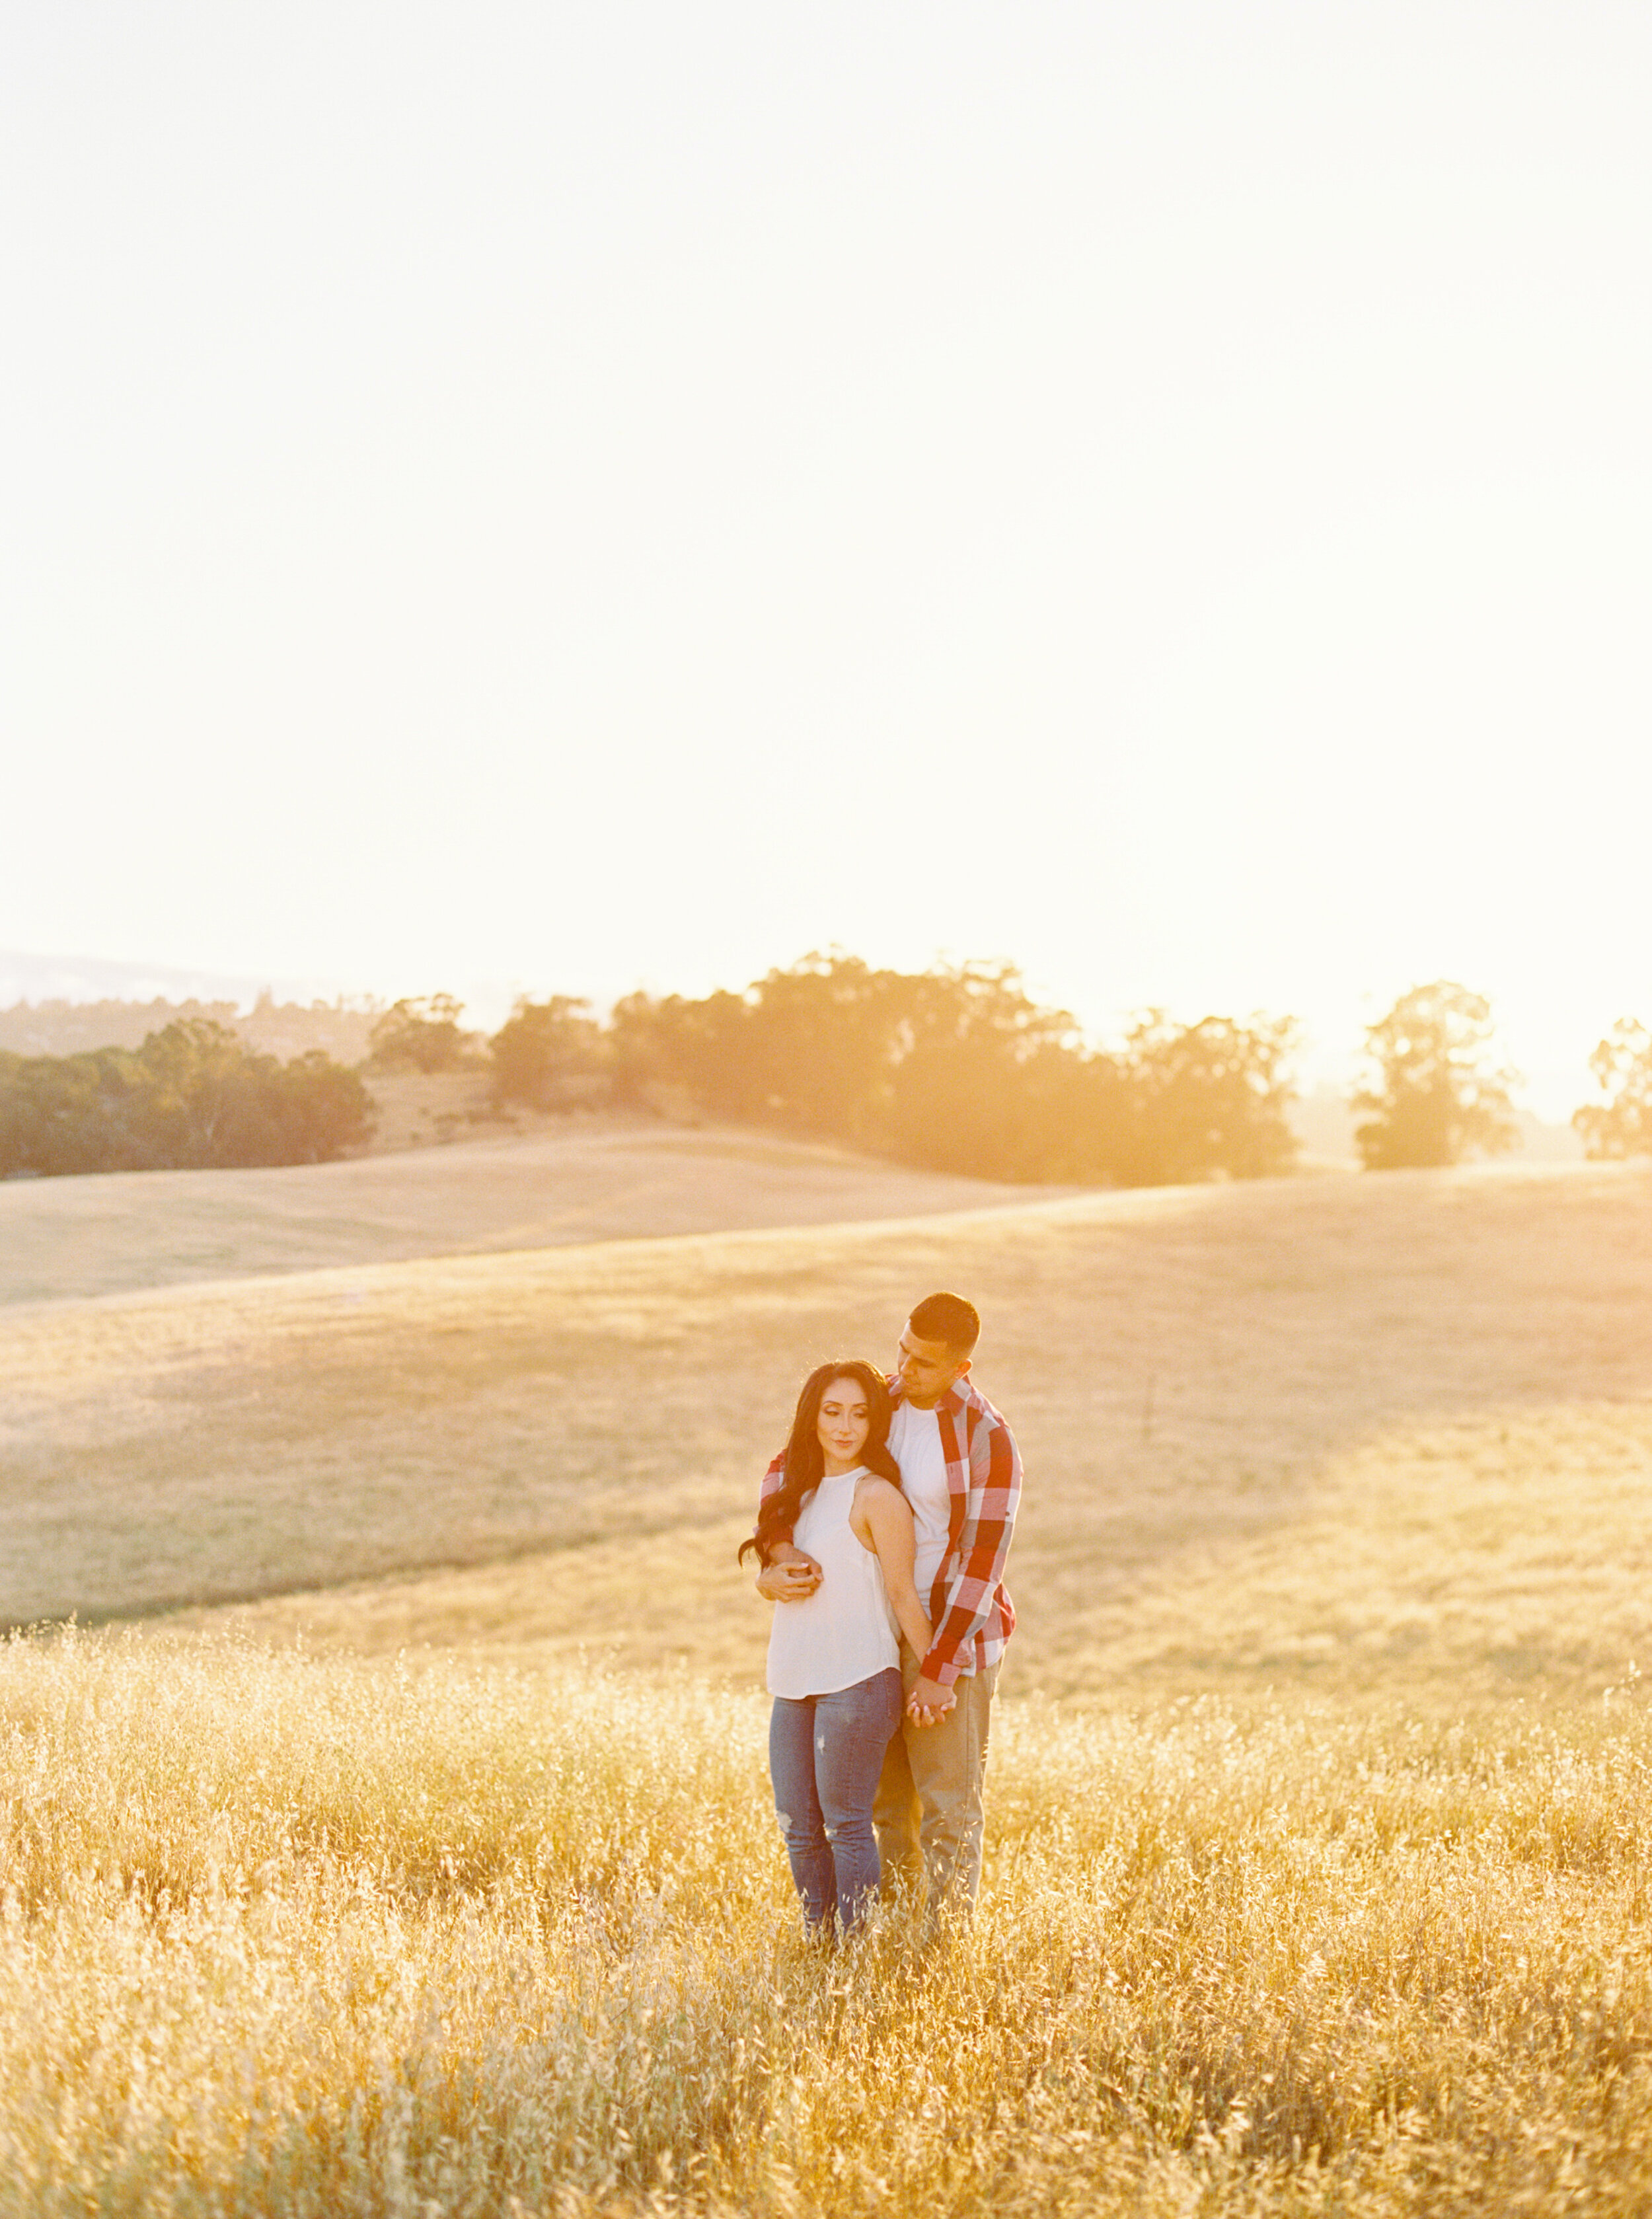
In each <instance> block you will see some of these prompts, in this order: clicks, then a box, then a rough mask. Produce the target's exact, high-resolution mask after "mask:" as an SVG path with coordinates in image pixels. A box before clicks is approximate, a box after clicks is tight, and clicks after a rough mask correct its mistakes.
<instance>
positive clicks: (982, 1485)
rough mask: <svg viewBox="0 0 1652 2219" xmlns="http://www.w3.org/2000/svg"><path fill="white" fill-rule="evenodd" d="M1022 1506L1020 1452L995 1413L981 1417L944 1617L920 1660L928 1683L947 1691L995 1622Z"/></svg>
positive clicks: (973, 1443)
mask: <svg viewBox="0 0 1652 2219" xmlns="http://www.w3.org/2000/svg"><path fill="white" fill-rule="evenodd" d="M1020 1504H1021V1451H1020V1450H1019V1449H1017V1448H1016V1446H1015V1436H1014V1435H1013V1434H1012V1433H1011V1432H1010V1430H1009V1426H1006V1425H1005V1423H1004V1422H1003V1419H1002V1418H1001V1417H999V1415H998V1414H997V1411H996V1410H994V1411H991V1414H988V1413H986V1412H982V1413H981V1414H980V1416H979V1418H978V1421H977V1423H976V1426H975V1427H974V1430H973V1433H972V1435H971V1438H970V1444H969V1491H968V1495H967V1498H966V1502H965V1507H964V1525H963V1530H962V1531H961V1532H960V1534H959V1537H958V1545H957V1549H956V1551H955V1552H954V1553H955V1557H956V1564H955V1568H954V1569H953V1573H952V1576H951V1577H950V1578H949V1579H948V1581H947V1611H946V1615H945V1617H944V1618H943V1619H941V1624H940V1626H939V1628H938V1630H937V1632H936V1633H935V1638H934V1640H933V1641H932V1642H931V1643H930V1645H929V1653H928V1656H926V1657H925V1658H924V1660H923V1665H922V1671H923V1676H924V1678H925V1679H926V1680H934V1681H936V1682H937V1683H938V1684H939V1685H940V1686H941V1687H943V1688H950V1687H951V1686H952V1684H953V1681H954V1680H956V1679H957V1677H958V1669H959V1664H960V1661H961V1658H962V1656H964V1655H965V1654H966V1653H967V1652H968V1650H970V1649H972V1647H973V1646H974V1644H975V1643H976V1641H977V1639H978V1638H979V1636H980V1635H981V1634H982V1633H983V1632H984V1630H985V1628H986V1626H987V1625H988V1624H989V1622H990V1621H991V1620H993V1619H996V1618H997V1617H998V1615H999V1613H1000V1612H1001V1610H1002V1609H1003V1606H1004V1604H1005V1601H1006V1598H1005V1597H1004V1595H1003V1575H1004V1566H1005V1565H1006V1563H1008V1562H1009V1541H1010V1536H1011V1535H1012V1534H1013V1533H1014V1532H1015V1512H1016V1510H1017V1509H1018V1508H1019V1507H1020Z"/></svg>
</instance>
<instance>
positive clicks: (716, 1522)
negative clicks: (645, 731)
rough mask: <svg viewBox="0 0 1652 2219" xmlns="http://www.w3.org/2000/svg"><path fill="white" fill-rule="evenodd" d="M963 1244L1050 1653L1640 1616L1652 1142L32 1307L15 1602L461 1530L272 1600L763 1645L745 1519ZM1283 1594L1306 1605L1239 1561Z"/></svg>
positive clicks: (389, 1628)
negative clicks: (1580, 1571) (1598, 1523)
mask: <svg viewBox="0 0 1652 2219" xmlns="http://www.w3.org/2000/svg"><path fill="white" fill-rule="evenodd" d="M935 1284H953V1285H957V1286H960V1287H963V1288H966V1289H967V1290H969V1291H971V1292H972V1293H973V1294H974V1295H976V1296H977V1297H978V1299H979V1301H980V1302H981V1304H982V1307H983V1309H984V1312H985V1314H986V1316H987V1321H988V1327H987V1339H986V1340H985V1342H984V1346H983V1349H982V1352H981V1357H980V1362H979V1365H978V1372H979V1377H980V1379H981V1381H982V1383H983V1384H984V1387H985V1389H986V1390H987V1391H988V1392H989V1394H991V1395H993V1396H994V1398H995V1399H997V1401H999V1402H1001V1403H1002V1405H1003V1408H1005V1409H1006V1410H1007V1411H1009V1413H1010V1414H1012V1416H1013V1418H1014V1420H1015V1425H1016V1427H1017V1431H1018V1433H1019V1435H1020V1437H1021V1439H1022V1445H1023V1448H1024V1450H1025V1453H1026V1458H1027V1463H1028V1474H1029V1479H1028V1497H1027V1507H1026V1511H1025V1514H1024V1519H1023V1522H1022V1527H1021V1529H1020V1532H1019V1534H1018V1538H1017V1543H1016V1562H1015V1577H1014V1579H1013V1581H1012V1587H1013V1588H1014V1589H1015V1592H1016V1594H1017V1596H1018V1600H1019V1602H1020V1605H1021V1607H1022V1632H1020V1633H1019V1634H1018V1636H1017V1642H1016V1650H1015V1671H1016V1675H1017V1678H1018V1680H1019V1681H1020V1683H1021V1684H1022V1686H1023V1687H1026V1688H1044V1689H1046V1690H1049V1691H1052V1692H1063V1693H1067V1694H1076V1693H1080V1692H1082V1691H1084V1690H1085V1689H1095V1688H1107V1687H1109V1686H1112V1685H1113V1684H1115V1681H1117V1678H1118V1675H1119V1674H1120V1672H1121V1671H1123V1670H1126V1669H1127V1673H1128V1675H1129V1677H1130V1681H1131V1684H1136V1683H1137V1682H1140V1683H1142V1684H1144V1685H1147V1686H1151V1687H1152V1688H1160V1687H1164V1686H1167V1685H1171V1684H1175V1685H1177V1686H1189V1685H1199V1686H1203V1685H1208V1684H1215V1685H1218V1686H1223V1687H1228V1686H1233V1685H1236V1684H1239V1683H1245V1684H1252V1683H1258V1684H1267V1683H1270V1682H1271V1681H1273V1680H1274V1679H1275V1678H1276V1677H1277V1676H1278V1675H1279V1674H1281V1673H1289V1674H1290V1675H1306V1676H1307V1677H1308V1678H1310V1679H1315V1680H1318V1681H1325V1682H1331V1681H1336V1680H1338V1678H1345V1679H1347V1680H1349V1681H1351V1682H1352V1683H1354V1684H1359V1683H1362V1682H1364V1681H1368V1680H1369V1676H1370V1674H1371V1671H1372V1669H1373V1668H1374V1666H1376V1665H1378V1664H1381V1663H1382V1660H1383V1659H1385V1658H1393V1659H1395V1660H1401V1661H1404V1663H1405V1664H1406V1669H1407V1671H1408V1672H1409V1673H1410V1674H1412V1675H1413V1677H1415V1676H1416V1675H1419V1674H1421V1675H1424V1676H1426V1675H1428V1674H1429V1673H1433V1674H1434V1675H1436V1676H1438V1678H1439V1680H1440V1681H1441V1682H1442V1684H1444V1685H1445V1686H1447V1687H1456V1685H1457V1684H1458V1681H1459V1675H1461V1673H1462V1672H1463V1670H1464V1669H1466V1668H1465V1666H1464V1664H1463V1654H1464V1653H1465V1651H1467V1650H1471V1651H1472V1652H1473V1655H1474V1656H1475V1659H1476V1660H1477V1661H1476V1662H1475V1664H1474V1666H1473V1673H1472V1675H1471V1676H1473V1677H1475V1680H1476V1684H1477V1683H1478V1681H1479V1679H1481V1678H1484V1677H1486V1676H1487V1675H1489V1678H1490V1681H1492V1682H1494V1684H1496V1685H1498V1686H1502V1685H1506V1684H1510V1685H1512V1684H1514V1683H1516V1682H1518V1681H1521V1680H1522V1679H1525V1681H1531V1680H1533V1679H1534V1677H1535V1676H1541V1675H1555V1674H1560V1675H1562V1676H1565V1675H1582V1676H1583V1677H1584V1678H1586V1679H1587V1677H1588V1675H1592V1674H1593V1675H1595V1676H1596V1677H1597V1678H1598V1677H1599V1674H1600V1672H1601V1671H1603V1670H1615V1669H1617V1662H1616V1661H1614V1660H1618V1661H1621V1654H1622V1651H1623V1649H1624V1643H1625V1642H1626V1641H1629V1640H1630V1638H1631V1636H1632V1634H1633V1631H1634V1629H1635V1627H1636V1626H1637V1625H1638V1624H1639V1610H1640V1605H1639V1600H1638V1597H1639V1592H1640V1582H1641V1578H1642V1571H1643V1557H1642V1555H1641V1554H1640V1551H1641V1550H1642V1547H1643V1540H1642V1535H1643V1520H1642V1518H1641V1514H1640V1508H1639V1506H1640V1503H1641V1501H1642V1499H1643V1495H1644V1493H1645V1489H1644V1488H1643V1478H1642V1475H1643V1472H1644V1469H1645V1463H1646V1457H1647V1451H1648V1442H1647V1433H1646V1426H1645V1420H1646V1415H1647V1408H1646V1406H1647V1402H1648V1398H1649V1396H1652V1180H1649V1178H1647V1176H1646V1175H1645V1174H1644V1173H1643V1172H1636V1171H1625V1170H1624V1169H1623V1168H1621V1167H1612V1166H1605V1167H1599V1168H1594V1167H1586V1168H1580V1169H1575V1170H1573V1169H1566V1170H1555V1171H1546V1172H1530V1171H1528V1172H1512V1171H1509V1170H1506V1169H1500V1170H1496V1171H1492V1172H1467V1173H1459V1174H1444V1175H1440V1174H1426V1175H1425V1174H1419V1175H1404V1174H1392V1175H1388V1176H1387V1177H1384V1178H1370V1179H1347V1180H1329V1179H1327V1180H1322V1181H1289V1182H1280V1183H1273V1184H1261V1185H1253V1186H1232V1187H1214V1188H1201V1189H1192V1190H1174V1191H1169V1190H1167V1191H1162V1192H1158V1193H1151V1194H1133V1195H1115V1196H1087V1197H1078V1198H1076V1199H1070V1200H1066V1201H1059V1202H1054V1203H1032V1204H1028V1205H1025V1206H1023V1207H1022V1208H1020V1209H1007V1210H993V1211H988V1212H983V1213H977V1214H964V1215H948V1216H936V1217H931V1218H926V1219H908V1220H904V1221H889V1222H884V1223H879V1224H872V1225H858V1226H847V1227H846V1226H835V1227H827V1228H806V1229H804V1228H794V1229H782V1230H776V1231H769V1232H764V1233H739V1234H717V1235H714V1236H708V1237H705V1238H703V1239H699V1238H696V1239H677V1240H652V1241H649V1240H638V1241H630V1242H624V1243H606V1244H601V1245H599V1246H586V1247H575V1248H565V1249H562V1250H550V1251H542V1252H535V1253H528V1254H521V1253H512V1254H505V1255H498V1256H485V1257H467V1258H448V1259H433V1260H425V1261H421V1262H417V1263H409V1264H399V1265H376V1266H372V1267H368V1268H363V1269H359V1270H355V1271H332V1272H314V1273H305V1274H297V1275H293V1276H290V1277H284V1278H282V1279H278V1280H264V1281H258V1280H252V1281H245V1282H241V1283H239V1284H217V1285H211V1286H205V1287H196V1288H175V1289H171V1290H165V1291H162V1292H159V1293H151V1294H146V1295H142V1296H126V1297H122V1298H119V1299H109V1300H104V1301H102V1302H91V1303H85V1304H63V1305H55V1306H48V1307H40V1308H19V1309H14V1310H13V1311H12V1312H10V1313H9V1318H8V1321H7V1325H6V1330H5V1333H4V1336H3V1342H0V1366H3V1369H0V1392H3V1396H4V1402H5V1407H6V1408H7V1411H8V1414H9V1439H8V1444H7V1446H8V1455H7V1460H6V1467H5V1470H6V1475H7V1476H6V1478H5V1481H4V1489H5V1492H4V1495H3V1498H0V1499H3V1507H4V1512H5V1515H6V1517H7V1520H8V1525H9V1532H10V1533H11V1536H12V1546H11V1548H10V1550H9V1552H8V1559H7V1564H6V1569H5V1575H4V1578H5V1587H4V1594H3V1597H0V1607H3V1609H4V1611H5V1613H6V1614H7V1615H9V1617H11V1618H12V1619H33V1618H37V1617H40V1616H47V1615H60V1614H63V1613H66V1612H68V1611H71V1610H78V1611H79V1612H80V1613H83V1614H85V1615H94V1616H95V1615H107V1614H110V1613H120V1612H122V1611H125V1610H129V1609H133V1608H143V1609H155V1608H159V1607H164V1606H167V1605H175V1604H181V1603H186V1602H189V1601H201V1602H209V1601H215V1600H226V1599H228V1598H232V1597H235V1596H247V1595H251V1594H258V1593H260V1592H263V1593H268V1594H277V1593H279V1592H281V1591H283V1590H289V1589H293V1588H337V1587H338V1585H339V1584H340V1583H341V1582H351V1581H360V1580H362V1579H363V1578H369V1577H371V1578H374V1579H376V1580H378V1581H380V1582H383V1576H384V1575H387V1574H394V1573H395V1572H397V1571H398V1570H411V1569H415V1568H431V1567H438V1566H439V1567H443V1568H444V1569H443V1570H442V1571H441V1572H440V1573H439V1574H438V1576H434V1577H430V1578H422V1579H419V1580H415V1581H407V1580H399V1581H398V1580H391V1581H389V1582H388V1583H381V1584H378V1585H376V1586H375V1587H374V1588H372V1590H371V1591H370V1592H367V1593H356V1594H349V1595H344V1596H339V1595H335V1596H333V1597H332V1598H331V1599H329V1598H326V1597H322V1596H316V1597H313V1598H307V1599H306V1600H304V1601H301V1602H297V1603H283V1604H280V1605H271V1606H269V1607H266V1608H265V1609H264V1610H263V1611H261V1612H260V1613H258V1614H257V1615H256V1617H255V1619H254V1620H253V1622H254V1623H256V1624H257V1625H258V1626H259V1627H260V1628H261V1629H262V1630H264V1631H265V1632H272V1633H276V1632H285V1631H289V1630H291V1629H292V1628H294V1627H295V1626H296V1625H299V1624H300V1623H302V1624H304V1625H307V1627H308V1628H309V1629H310V1631H311V1633H312V1636H313V1638H316V1637H319V1638H334V1639H338V1640H340V1641H344V1642H345V1643H347V1644H350V1645H352V1646H356V1645H362V1644H366V1645H368V1646H373V1645H387V1646H394V1645H398V1644H401V1643H402V1642H404V1641H407V1640H434V1641H438V1642H440V1641H449V1640H464V1641H470V1640H475V1639H476V1638H484V1639H488V1640H490V1641H494V1642H501V1641H502V1642H506V1643H514V1644H520V1643H522V1642H525V1641H536V1640H540V1639H550V1640H553V1641H560V1642H562V1643H565V1644H566V1643H569V1642H585V1643H598V1644H604V1645H606V1646H608V1647H609V1648H611V1649H612V1650H613V1651H615V1652H616V1653H617V1654H618V1655H619V1656H622V1657H623V1658H624V1659H626V1660H627V1661H631V1662H638V1661H658V1660H660V1659H661V1658H667V1657H679V1658H682V1659H686V1660H687V1661H690V1662H692V1663H696V1664H699V1665H702V1666H705V1667H706V1668H709V1669H721V1670H731V1671H735V1672H736V1673H742V1674H745V1673H751V1672H753V1671H754V1670H755V1663H756V1659H757V1656H758V1653H759V1650H760V1648H761V1632H762V1624H763V1618H762V1612H761V1607H759V1606H758V1605H756V1603H755V1601H753V1600H752V1599H751V1598H750V1597H749V1595H748V1594H747V1592H746V1590H745V1589H744V1588H742V1585H741V1583H740V1582H738V1581H736V1578H735V1577H734V1576H733V1574H732V1571H731V1569H730V1560H731V1554H732V1549H733V1545H734V1542H735V1540H736V1538H737V1536H738V1534H739V1532H741V1531H742V1527H743V1525H744V1523H745V1522H746V1520H748V1515H749V1507H750V1502H751V1497H752V1490H753V1487H754V1482H755V1475H756V1472H757V1470H759V1469H760V1467H761V1461H762V1458H763V1456H764V1454H765V1453H766V1451H767V1450H768V1448H769V1447H770V1446H771V1445H773V1443H774V1442H775V1441H776V1440H777V1439H779V1437H780V1436H781V1434H782V1433H783V1431H784V1425H785V1420H786V1405H787V1402H788V1399H789V1396H790V1393H791V1391H792V1386H793V1383H795V1381H796V1379H797V1378H798V1377H799V1376H800V1375H801V1373H802V1372H803V1371H804V1369H805V1368H806V1366H807V1365H808V1364H810V1363H811V1362H813V1361H815V1360H816V1359H817V1358H818V1357H819V1356H820V1355H821V1354H822V1353H823V1352H828V1353H829V1352H832V1351H833V1350H834V1349H837V1350H840V1351H845V1352H848V1351H860V1350H864V1351H866V1352H870V1353H873V1354H874V1355H877V1354H881V1353H886V1352H887V1351H888V1350H889V1348H890V1346H891V1343H892V1339H893V1337H894V1334H895V1332H896V1330H897V1327H898V1325H899V1322H900V1320H901V1318H902V1317H903V1316H904V1313H905V1309H906V1308H907V1307H908V1306H909V1305H910V1301H911V1300H912V1298H913V1296H915V1295H916V1294H917V1293H920V1292H922V1291H923V1290H926V1289H927V1288H928V1287H929V1286H931V1285H935ZM1579 1490H1581V1492H1580V1491H1579ZM1590 1517H1597V1518H1609V1519H1610V1520H1611V1522H1612V1535H1613V1550H1612V1554H1611V1557H1610V1559H1609V1561H1608V1562H1607V1563H1606V1569H1605V1570H1604V1571H1603V1572H1602V1573H1601V1575H1600V1577H1601V1578H1602V1579H1604V1580H1605V1581H1606V1582H1607V1584H1608V1585H1609V1586H1611V1587H1612V1598H1608V1596H1607V1595H1606V1594H1605V1588H1599V1587H1595V1586H1591V1585H1589V1584H1588V1583H1587V1582H1583V1583H1579V1582H1571V1581H1568V1579H1567V1577H1566V1576H1565V1574H1564V1569H1563V1563H1562V1561H1561V1560H1558V1559H1557V1558H1556V1553H1555V1550H1554V1547H1553V1546H1552V1545H1551V1541H1552V1539H1553V1538H1554V1537H1555V1536H1556V1534H1558V1535H1559V1537H1560V1538H1562V1540H1563V1539H1565V1538H1567V1537H1568V1534H1570V1533H1571V1532H1572V1530H1573V1528H1574V1525H1575V1524H1576V1523H1577V1522H1578V1521H1579V1520H1584V1521H1587V1519H1588V1518H1590ZM1442 1520H1444V1521H1445V1523H1446V1524H1447V1525H1450V1524H1451V1522H1452V1521H1453V1520H1455V1521H1456V1523H1455V1526H1453V1529H1452V1530H1454V1531H1455V1530H1456V1529H1457V1528H1461V1529H1462V1530H1463V1532H1472V1533H1474V1534H1475V1535H1477V1536H1478V1537H1479V1539H1478V1541H1477V1543H1476V1547H1475V1551H1470V1552H1469V1554H1468V1555H1467V1556H1465V1557H1463V1563H1465V1564H1471V1565H1472V1567H1473V1570H1474V1577H1475V1581H1476V1582H1478V1583H1479V1584H1478V1585H1477V1586H1476V1587H1475V1591H1474V1595H1473V1596H1472V1597H1469V1595H1468V1594H1467V1593H1466V1591H1464V1590H1462V1589H1461V1588H1456V1587H1454V1588H1450V1590H1449V1591H1441V1590H1439V1589H1438V1588H1437V1587H1436V1586H1434V1585H1432V1584H1431V1582H1432V1574H1431V1572H1430V1570H1429V1563H1430V1559H1431V1549H1432V1538H1431V1537H1434V1536H1436V1535H1437V1530H1438V1528H1439V1527H1440V1525H1441V1521H1442ZM1550 1588H1552V1589H1553V1590H1554V1592H1553V1594H1549V1593H1548V1590H1549V1589H1550ZM1264 1589H1265V1591H1266V1592H1268V1593H1269V1594H1271V1595H1274V1596H1275V1597H1276V1598H1277V1607H1276V1608H1275V1607H1270V1614H1269V1616H1268V1619H1267V1622H1266V1623H1265V1624H1262V1623H1259V1622H1256V1621H1255V1620H1254V1618H1253V1616H1247V1615H1246V1613H1247V1611H1248V1610H1249V1606H1248V1605H1243V1606H1242V1605H1241V1604H1240V1603H1239V1602H1238V1601H1234V1600H1233V1598H1234V1597H1235V1596H1237V1595H1239V1594H1244V1595H1247V1596H1250V1595H1254V1594H1257V1593H1258V1592H1261V1591H1263V1590H1264ZM1534 1596H1535V1597H1536V1598H1537V1600H1535V1601H1533V1600H1532V1598H1533V1597H1534ZM1545 1598H1546V1599H1545ZM1551 1603H1552V1604H1553V1606H1554V1609H1562V1606H1563V1609H1562V1617H1561V1618H1559V1619H1557V1618H1556V1616H1555V1615H1554V1609H1551V1607H1550V1605H1551ZM1464 1613H1467V1615H1466V1617H1465V1615H1464ZM1567 1613H1570V1614H1569V1615H1568V1614H1567ZM1528 1620H1530V1623H1528ZM1491 1632H1495V1635H1496V1638H1495V1639H1491V1638H1490V1635H1491Z"/></svg>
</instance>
